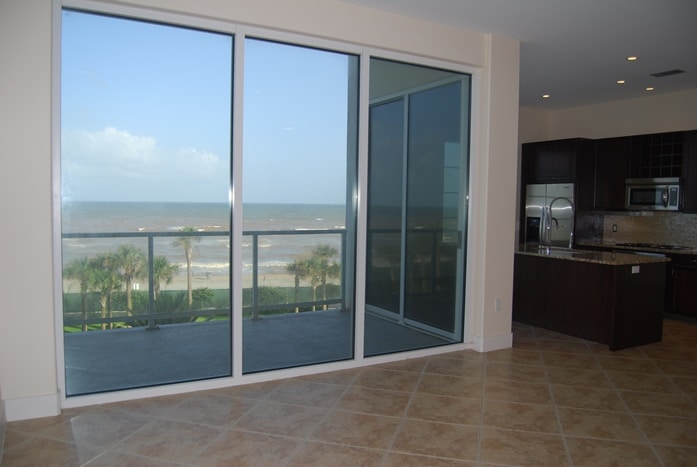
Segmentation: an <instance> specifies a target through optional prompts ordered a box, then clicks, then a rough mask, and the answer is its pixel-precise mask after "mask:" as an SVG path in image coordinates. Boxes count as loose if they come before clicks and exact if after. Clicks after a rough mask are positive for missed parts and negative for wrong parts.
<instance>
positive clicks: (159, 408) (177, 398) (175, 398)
mask: <svg viewBox="0 0 697 467" xmlns="http://www.w3.org/2000/svg"><path fill="white" fill-rule="evenodd" d="M190 397H192V395H191V394H175V395H172V396H162V397H149V398H147V399H136V400H132V401H124V402H114V403H113V404H107V405H104V406H103V407H104V408H105V409H110V410H123V411H126V412H131V413H136V414H140V415H151V416H154V417H161V416H166V414H167V412H169V411H170V410H172V409H173V408H175V407H177V405H179V404H181V403H182V402H184V401H186V400H187V399H189V398H190Z"/></svg>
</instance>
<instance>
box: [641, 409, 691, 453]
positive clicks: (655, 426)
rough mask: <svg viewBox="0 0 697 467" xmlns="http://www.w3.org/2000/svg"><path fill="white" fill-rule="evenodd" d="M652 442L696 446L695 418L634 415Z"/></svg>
mask: <svg viewBox="0 0 697 467" xmlns="http://www.w3.org/2000/svg"><path fill="white" fill-rule="evenodd" d="M634 418H635V419H636V421H637V423H638V424H639V426H640V427H641V429H642V431H643V432H644V433H645V434H646V437H647V438H648V439H649V441H651V442H652V443H656V444H668V445H673V446H682V447H690V448H697V430H695V419H693V418H677V417H657V416H651V415H636V416H635V417H634Z"/></svg>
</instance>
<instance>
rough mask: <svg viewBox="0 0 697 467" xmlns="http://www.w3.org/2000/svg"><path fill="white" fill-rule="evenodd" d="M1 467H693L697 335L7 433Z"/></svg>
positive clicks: (373, 370) (128, 406) (522, 329)
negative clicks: (639, 345) (342, 466)
mask: <svg viewBox="0 0 697 467" xmlns="http://www.w3.org/2000/svg"><path fill="white" fill-rule="evenodd" d="M2 465H3V466H5V465H6V466H20V465H27V466H38V465H41V466H45V465H66V466H72V465H90V466H99V465H101V466H123V465H129V466H176V465H179V466H181V465H186V466H190V465H196V466H206V465H224V466H243V465H252V466H275V465H282V466H298V465H303V466H304V465H322V466H339V465H351V466H353V465H365V466H372V465H375V466H400V467H405V466H410V465H414V466H416V465H418V466H424V465H435V466H442V465H460V466H463V465H464V466H485V465H498V466H502V465H504V466H508V465H530V466H555V467H556V466H575V467H579V466H594V467H596V466H606V465H607V466H610V465H614V466H632V467H636V466H645V465H646V466H681V467H682V466H697V324H689V323H684V322H679V321H671V320H666V321H665V329H664V341H663V342H662V343H660V344H653V345H648V346H644V347H638V348H634V349H628V350H625V351H621V352H615V353H611V352H609V351H608V350H607V348H606V347H605V346H602V345H598V344H594V343H590V342H586V341H582V340H578V339H574V338H571V337H568V336H565V335H562V334H558V333H554V332H550V331H547V330H544V329H540V328H533V327H531V326H525V325H519V324H515V325H514V347H513V348H512V349H506V350H500V351H496V352H490V353H487V354H479V353H476V352H473V351H464V352H454V353H449V354H445V355H440V356H434V357H426V358H419V359H414V360H407V361H403V362H399V363H391V364H384V365H377V366H372V367H367V368H362V369H355V370H347V371H341V372H335V373H329V374H322V375H315V376H311V377H302V378H294V379H287V380H283V381H275V382H270V383H263V384H256V385H249V386H243V387H234V388H227V389H220V390H212V391H206V392H198V393H191V394H186V395H177V396H170V397H161V398H155V399H147V400H137V401H131V402H124V403H117V404H110V405H104V406H95V407H89V408H83V409H70V410H66V411H65V412H64V413H63V414H62V415H61V416H58V417H52V418H46V419H39V420H27V421H18V422H11V423H9V424H8V427H7V434H6V443H5V452H4V457H3V459H2Z"/></svg>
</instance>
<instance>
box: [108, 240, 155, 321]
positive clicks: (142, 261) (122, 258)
mask: <svg viewBox="0 0 697 467" xmlns="http://www.w3.org/2000/svg"><path fill="white" fill-rule="evenodd" d="M113 261H114V267H115V268H116V270H117V271H118V273H119V275H120V276H121V279H122V280H123V282H124V286H125V288H126V312H127V313H128V315H129V316H131V315H133V281H134V280H135V279H137V278H143V277H145V276H146V274H147V256H146V254H145V253H144V252H143V250H141V249H140V248H138V247H136V246H133V245H130V244H125V245H119V247H118V248H117V249H116V253H115V254H114V256H113Z"/></svg>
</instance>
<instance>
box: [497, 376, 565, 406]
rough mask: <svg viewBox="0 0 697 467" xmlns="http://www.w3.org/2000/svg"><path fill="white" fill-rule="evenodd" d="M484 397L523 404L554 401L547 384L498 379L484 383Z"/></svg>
mask: <svg viewBox="0 0 697 467" xmlns="http://www.w3.org/2000/svg"><path fill="white" fill-rule="evenodd" d="M484 399H485V400H500V401H507V402H520V403H523V404H551V403H552V398H551V397H550V394H549V386H548V385H547V384H538V383H518V382H514V381H498V380H494V381H486V383H485V384H484Z"/></svg>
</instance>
